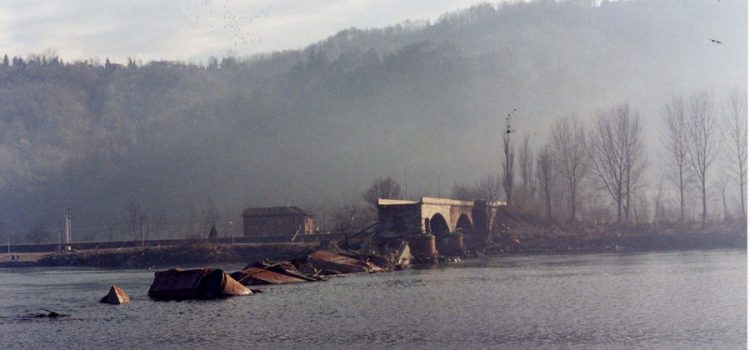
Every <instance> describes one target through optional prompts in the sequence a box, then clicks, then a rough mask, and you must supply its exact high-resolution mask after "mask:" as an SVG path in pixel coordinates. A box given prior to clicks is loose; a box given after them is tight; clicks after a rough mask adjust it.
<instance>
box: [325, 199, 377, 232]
mask: <svg viewBox="0 0 750 350" xmlns="http://www.w3.org/2000/svg"><path fill="white" fill-rule="evenodd" d="M377 219H378V218H377V213H376V212H375V211H374V210H373V209H372V208H371V207H363V206H362V205H355V204H352V205H346V206H342V207H338V208H336V209H335V210H334V212H333V220H332V223H331V224H332V227H331V230H332V231H333V232H335V233H356V232H357V231H359V230H362V229H364V228H365V227H367V226H369V225H371V224H372V223H373V222H375V221H377Z"/></svg>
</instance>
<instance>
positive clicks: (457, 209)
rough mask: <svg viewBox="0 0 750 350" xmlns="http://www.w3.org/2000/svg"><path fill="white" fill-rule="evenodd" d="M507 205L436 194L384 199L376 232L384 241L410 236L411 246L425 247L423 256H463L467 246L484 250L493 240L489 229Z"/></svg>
mask: <svg viewBox="0 0 750 350" xmlns="http://www.w3.org/2000/svg"><path fill="white" fill-rule="evenodd" d="M504 205H505V202H501V201H494V202H487V201H484V200H475V201H462V200H455V199H448V198H435V197H422V198H421V199H420V200H418V201H411V200H400V199H382V198H381V199H378V224H377V227H376V232H377V236H378V237H379V238H380V239H381V240H385V241H387V240H389V239H390V240H393V239H407V240H409V243H410V245H413V246H419V247H424V249H422V250H423V251H422V252H421V255H434V254H448V255H460V254H461V253H463V252H464V251H465V249H466V248H469V249H473V250H476V249H481V248H483V247H485V246H486V245H487V244H488V243H490V240H491V235H490V229H491V228H492V227H493V225H494V224H495V222H494V220H495V218H496V217H497V212H498V209H499V208H501V207H502V206H504ZM430 240H433V243H432V244H430V243H429V241H430ZM425 242H427V244H425ZM430 246H432V247H434V248H431V247H430ZM415 255H420V252H419V251H416V252H415Z"/></svg>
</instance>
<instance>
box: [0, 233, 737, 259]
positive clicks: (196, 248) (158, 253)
mask: <svg viewBox="0 0 750 350" xmlns="http://www.w3.org/2000/svg"><path fill="white" fill-rule="evenodd" d="M318 248H319V245H318V244H314V243H261V244H243V243H239V244H234V245H233V244H223V243H211V242H201V243H195V242H193V243H191V244H188V245H175V246H168V247H146V248H121V249H101V250H81V251H73V252H62V253H26V254H17V255H20V256H21V258H22V260H16V261H9V260H8V261H0V268H19V267H60V266H76V267H93V268H109V269H140V268H149V269H159V268H171V267H174V266H196V265H202V264H206V265H208V264H215V263H240V264H242V263H244V264H248V263H251V262H253V261H258V260H263V259H270V260H292V259H295V258H298V257H300V256H305V255H307V254H310V253H311V252H313V251H315V250H316V249H318ZM723 249H728V250H742V251H747V234H746V233H745V232H742V231H736V230H730V231H721V232H710V233H708V232H703V233H684V234H679V235H674V234H656V235H653V234H649V233H641V234H628V235H623V234H608V235H602V236H595V237H586V236H582V235H573V236H558V237H554V238H551V237H542V236H518V235H505V236H502V237H501V239H498V240H496V241H495V243H494V244H492V245H491V246H489V247H487V248H485V249H484V250H483V251H479V252H469V253H467V254H465V255H464V256H463V257H462V258H474V257H481V256H504V255H505V256H523V255H585V254H607V253H648V252H675V251H694V250H723ZM3 258H5V259H8V254H7V253H3V254H0V259H3ZM23 258H26V259H23Z"/></svg>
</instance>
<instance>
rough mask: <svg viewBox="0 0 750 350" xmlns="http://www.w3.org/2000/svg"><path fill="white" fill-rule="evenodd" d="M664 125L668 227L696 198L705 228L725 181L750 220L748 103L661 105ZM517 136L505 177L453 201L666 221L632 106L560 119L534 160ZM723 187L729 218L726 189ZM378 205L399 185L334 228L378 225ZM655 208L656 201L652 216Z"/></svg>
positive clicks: (343, 213) (562, 215) (342, 213)
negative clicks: (672, 200)
mask: <svg viewBox="0 0 750 350" xmlns="http://www.w3.org/2000/svg"><path fill="white" fill-rule="evenodd" d="M662 117H663V125H664V127H663V129H662V130H661V133H659V135H658V137H660V138H661V140H662V146H663V149H662V152H661V153H658V155H657V156H656V157H653V159H651V161H655V162H656V163H657V164H659V165H662V164H663V165H665V166H661V167H659V168H658V169H656V172H652V173H651V174H649V175H650V176H651V177H652V178H653V177H656V178H667V179H669V181H670V182H671V183H672V185H673V187H674V193H675V194H676V195H675V197H677V203H678V204H677V207H678V208H679V215H678V216H675V217H672V218H671V220H673V221H680V222H682V221H686V220H687V219H688V215H687V207H688V203H687V202H688V201H689V198H691V196H690V194H693V193H698V194H699V197H700V209H701V210H700V222H701V224H702V225H703V226H705V225H706V221H707V220H708V218H709V215H708V210H709V206H708V197H709V192H710V191H712V190H713V189H712V185H711V184H712V183H711V181H712V180H717V179H722V180H726V179H728V178H732V179H733V180H734V181H735V182H736V183H737V185H738V196H739V207H740V212H741V216H743V217H744V216H745V215H746V214H745V198H744V197H745V195H744V194H745V188H746V176H747V136H748V135H747V100H746V99H745V98H744V96H742V95H741V94H739V93H735V94H733V95H732V96H731V97H730V98H729V99H728V103H727V106H726V108H724V109H719V108H717V106H716V104H715V102H714V100H713V98H712V97H711V95H709V94H707V93H696V94H693V95H690V96H686V97H685V96H678V97H674V98H672V99H671V100H670V101H668V102H667V103H666V104H665V108H664V112H663V116H662ZM511 131H512V130H511V129H510V128H508V130H506V132H505V133H504V135H503V150H502V151H503V153H502V157H503V158H502V163H501V169H502V173H501V174H497V175H488V176H484V177H481V178H478V179H477V180H475V181H474V182H473V184H469V185H466V184H454V186H453V189H452V191H451V197H453V198H455V199H462V200H474V199H484V200H487V201H497V200H502V199H505V200H506V202H507V203H508V204H509V206H510V207H511V208H514V209H515V210H519V211H527V212H533V213H536V214H538V215H539V216H540V217H544V218H546V219H548V220H564V221H568V222H575V221H578V220H588V221H595V222H615V223H632V222H643V221H646V220H649V219H650V218H653V220H654V221H656V220H669V219H670V218H666V216H667V214H666V212H667V209H666V204H665V202H666V200H665V195H664V189H663V185H662V183H663V182H662V181H651V183H649V182H648V181H647V177H648V176H647V174H646V171H647V168H648V165H649V161H650V160H649V157H647V143H646V137H645V131H644V125H643V122H642V118H641V116H640V114H639V113H638V111H636V110H635V109H633V108H631V106H630V105H629V104H627V103H624V104H620V105H617V106H614V107H612V108H610V109H608V110H604V111H600V112H598V113H597V114H596V115H595V116H593V117H592V118H591V119H586V120H584V119H581V118H579V117H578V116H576V115H568V116H564V117H561V118H559V119H557V120H556V121H555V122H554V123H553V124H552V126H551V128H550V130H549V134H548V138H547V142H546V143H545V144H542V145H541V146H540V147H539V148H538V149H537V150H536V152H535V151H534V150H533V149H532V146H531V142H532V140H531V137H530V135H529V134H525V135H524V136H523V139H522V141H521V143H520V146H519V147H518V148H517V149H515V148H514V147H513V142H512V139H511V136H512V134H513V133H512V132H511ZM722 154H723V155H724V157H722ZM516 155H518V157H517V158H516ZM717 160H722V161H724V167H723V168H724V169H726V170H728V171H725V172H720V171H717V169H716V168H715V163H716V162H717ZM516 170H518V175H519V176H520V178H519V181H518V182H515V175H516V174H515V173H516ZM720 182H721V181H720ZM721 183H724V184H725V183H726V181H723V182H721ZM654 184H658V187H656V186H653V185H654ZM655 187H656V188H655ZM719 189H720V190H721V193H720V194H721V196H722V202H723V204H724V207H725V217H726V216H728V214H726V212H727V211H728V210H727V203H726V193H725V192H726V186H725V185H723V186H721V187H720V188H719ZM378 198H401V189H400V186H399V185H398V183H396V181H394V180H393V179H391V178H390V177H386V178H382V177H381V178H378V179H377V180H375V181H373V183H372V185H371V186H370V187H369V188H368V189H367V190H366V191H365V192H364V193H363V194H362V200H363V201H364V203H367V204H369V206H367V207H362V206H356V205H354V206H347V207H342V208H340V210H338V211H337V212H336V213H335V215H334V217H333V224H332V227H333V230H334V231H341V232H345V231H351V230H354V229H355V228H357V227H359V226H363V225H365V224H366V223H369V221H372V220H374V219H375V210H374V209H376V208H377V200H378ZM649 203H653V213H650V212H649V211H650V210H651V209H650V208H649ZM581 211H583V213H581ZM610 213H612V214H610Z"/></svg>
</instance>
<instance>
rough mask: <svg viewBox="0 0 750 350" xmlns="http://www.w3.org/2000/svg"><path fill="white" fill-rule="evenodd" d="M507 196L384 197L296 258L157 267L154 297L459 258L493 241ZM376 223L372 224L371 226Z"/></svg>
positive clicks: (236, 290) (203, 295) (228, 291)
mask: <svg viewBox="0 0 750 350" xmlns="http://www.w3.org/2000/svg"><path fill="white" fill-rule="evenodd" d="M504 204H505V203H503V202H486V201H481V200H478V201H458V200H452V199H445V198H431V197H422V198H421V199H420V200H419V201H407V200H391V199H380V200H378V222H377V224H374V225H372V226H370V227H368V228H367V229H365V230H363V231H361V232H358V233H356V234H352V235H349V236H348V237H346V239H344V240H343V241H342V242H340V244H341V245H342V247H343V249H342V248H339V247H338V245H336V244H335V243H332V244H329V247H328V248H327V249H321V250H317V251H314V252H312V253H311V254H309V255H307V256H304V257H299V258H296V259H292V260H288V261H280V262H271V261H264V260H263V261H258V262H255V263H252V264H250V265H248V266H246V267H245V268H243V269H242V270H240V271H237V272H234V273H232V274H231V275H230V274H227V273H225V272H224V271H222V270H220V269H211V268H205V269H194V270H180V269H171V270H167V271H160V272H156V273H155V275H154V282H153V284H152V285H151V288H150V289H149V291H148V295H149V296H150V297H151V298H153V299H155V300H183V299H210V298H219V297H228V296H237V295H249V294H252V293H253V291H252V290H250V289H248V288H247V287H246V286H252V285H264V284H265V285H268V284H286V283H305V282H315V281H323V280H325V279H326V278H327V277H326V276H331V275H340V274H348V273H361V272H384V271H393V270H400V269H404V268H407V267H408V266H409V265H410V264H411V263H412V261H414V262H417V263H430V262H437V261H456V260H458V259H460V258H461V257H463V256H464V255H465V254H466V253H467V251H469V250H474V251H476V250H481V249H482V248H483V247H486V245H487V244H488V243H489V242H490V239H491V236H490V234H489V232H490V228H491V227H492V226H493V221H494V220H495V217H496V216H497V215H496V214H497V212H498V209H499V208H500V207H502V206H503V205H504ZM373 228H374V232H373V231H368V230H370V229H373Z"/></svg>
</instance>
